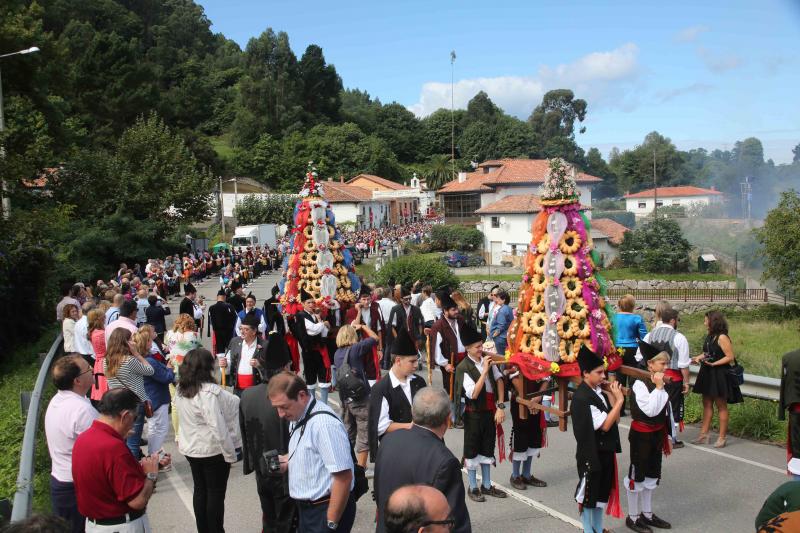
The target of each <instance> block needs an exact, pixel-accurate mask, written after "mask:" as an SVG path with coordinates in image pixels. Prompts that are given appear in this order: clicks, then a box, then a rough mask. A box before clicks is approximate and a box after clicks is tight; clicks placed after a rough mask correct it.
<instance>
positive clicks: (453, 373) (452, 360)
mask: <svg viewBox="0 0 800 533" xmlns="http://www.w3.org/2000/svg"><path fill="white" fill-rule="evenodd" d="M454 362H455V354H454V353H453V352H450V366H451V367H453V371H452V372H450V401H451V402H454V401H455V398H453V381H454V379H455V374H456V372H455V370H456V369H455V366H454V364H453V363H454ZM458 408H459V406H458V405H456V406H455V409H456V410H457V409H458ZM455 415H456V413H455V411H454V412H453V416H455ZM448 420H450V427H453V420H452V419H448Z"/></svg>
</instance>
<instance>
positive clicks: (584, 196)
mask: <svg viewBox="0 0 800 533" xmlns="http://www.w3.org/2000/svg"><path fill="white" fill-rule="evenodd" d="M539 188H540V186H539V185H523V186H513V187H511V186H502V185H500V186H498V187H497V188H496V189H495V190H494V191H493V192H483V193H481V207H486V206H487V205H490V204H493V203H494V202H496V201H497V200H500V199H502V198H505V197H506V196H511V195H519V194H532V195H534V196H539V194H541V191H540V190H539ZM578 192H579V193H580V198H581V203H582V204H583V205H592V186H591V185H578ZM587 214H588V215H589V216H590V217H591V212H588V213H587Z"/></svg>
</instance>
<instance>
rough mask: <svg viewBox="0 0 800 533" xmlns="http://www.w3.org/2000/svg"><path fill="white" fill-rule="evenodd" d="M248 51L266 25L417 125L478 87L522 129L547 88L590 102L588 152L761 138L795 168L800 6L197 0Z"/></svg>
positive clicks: (731, 0)
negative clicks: (651, 141)
mask: <svg viewBox="0 0 800 533" xmlns="http://www.w3.org/2000/svg"><path fill="white" fill-rule="evenodd" d="M197 1H199V2H200V3H201V4H202V5H203V7H204V8H205V10H206V14H207V15H208V17H209V19H210V20H211V21H212V23H213V30H214V31H216V32H221V33H223V34H225V35H226V36H227V37H229V38H231V39H233V40H235V41H236V42H238V43H239V44H240V45H241V46H242V47H245V46H246V44H247V41H248V39H250V38H251V37H255V36H258V35H259V34H260V33H261V32H263V31H264V30H265V29H266V28H268V27H271V28H273V29H274V30H276V31H285V32H287V33H288V35H289V39H290V42H291V45H292V48H293V49H294V50H295V53H296V54H297V55H298V57H299V56H300V55H302V53H303V50H305V48H306V46H308V45H309V44H318V45H320V46H321V47H322V49H323V51H324V53H325V57H326V59H327V61H328V62H329V63H333V64H334V65H335V66H336V69H337V71H338V72H339V74H340V75H341V77H342V80H343V81H344V84H345V86H346V87H351V88H359V89H362V90H366V91H367V92H369V93H370V94H371V95H372V96H374V97H378V98H380V99H381V101H383V102H391V101H397V102H399V103H401V104H403V105H405V106H407V107H408V108H409V109H411V110H412V111H414V112H415V113H416V114H418V115H419V116H424V115H426V114H428V113H430V112H432V111H434V110H435V109H437V108H438V107H442V106H444V107H449V105H450V51H451V50H455V51H456V54H457V59H456V63H455V102H456V107H465V106H466V103H467V101H469V99H470V98H471V97H472V96H474V95H475V93H477V92H478V91H479V90H485V91H486V92H487V93H488V94H489V96H490V97H491V98H492V100H493V101H494V102H495V103H497V104H498V105H499V106H500V107H502V108H503V109H505V110H506V111H507V112H508V113H511V114H514V115H516V116H519V117H521V118H526V117H527V116H528V115H529V114H530V112H531V110H532V109H533V108H534V107H535V106H536V105H537V104H538V103H539V102H540V101H541V97H542V94H544V92H546V91H547V90H549V89H554V88H562V87H564V88H570V89H573V90H574V91H575V92H576V95H577V96H578V97H581V98H584V99H586V100H587V101H588V102H589V111H588V117H587V121H586V123H585V124H586V127H587V131H586V133H584V134H583V135H579V136H578V138H577V140H578V142H579V144H581V145H582V146H583V147H585V148H588V147H591V146H597V147H599V148H600V149H601V150H602V151H603V153H604V154H607V153H608V151H609V150H610V149H611V148H612V147H613V146H618V147H620V148H629V147H632V146H634V145H636V144H637V143H640V142H641V141H642V139H643V138H644V136H645V135H646V134H647V133H648V132H650V131H653V130H657V131H659V132H660V133H662V134H664V135H666V136H668V137H670V138H671V139H672V140H673V141H674V142H675V144H676V145H678V147H679V148H681V149H689V148H693V147H698V146H702V147H705V148H709V149H714V148H731V147H732V145H733V143H734V142H735V141H737V140H740V139H743V138H745V137H749V136H756V137H758V138H760V139H761V140H762V142H763V143H764V148H765V152H766V156H767V157H771V158H772V159H773V160H774V161H775V162H776V163H784V162H788V161H791V157H792V154H791V148H792V147H793V146H794V145H795V144H797V143H798V142H800V105H798V97H797V95H798V93H800V90H799V89H800V55H798V53H797V51H798V50H799V49H800V0H759V1H757V2H756V1H753V0H749V1H743V0H725V1H722V0H706V1H703V2H697V1H693V2H689V1H684V0H670V1H668V2H655V1H641V0H640V1H630V0H628V1H602V0H595V1H590V0H582V1H569V0H562V1H556V0H547V1H543V0H514V1H510V0H509V1H503V0H497V1H495V2H486V1H483V2H475V1H472V0H460V1H458V2H456V1H454V0H448V1H442V0H427V1H417V0H410V1H408V0H405V1H395V2H386V1H375V0H373V1H371V2H367V1H346V0H340V1H338V2H320V1H317V0H306V1H303V2H298V1H286V0H282V1H272V0H197Z"/></svg>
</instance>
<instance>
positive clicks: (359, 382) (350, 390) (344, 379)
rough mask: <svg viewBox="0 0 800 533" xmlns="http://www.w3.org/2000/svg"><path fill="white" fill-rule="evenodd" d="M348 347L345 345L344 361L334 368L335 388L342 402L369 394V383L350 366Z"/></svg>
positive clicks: (361, 398) (362, 398)
mask: <svg viewBox="0 0 800 533" xmlns="http://www.w3.org/2000/svg"><path fill="white" fill-rule="evenodd" d="M350 348H352V346H348V347H347V354H346V355H345V357H344V362H343V363H342V365H341V366H339V367H338V368H337V369H336V388H338V389H339V397H340V398H341V399H342V401H343V402H358V401H361V400H364V399H365V398H366V397H367V396H369V385H367V383H366V382H365V381H364V379H363V378H362V377H360V376H359V375H358V374H357V373H356V371H355V370H353V368H352V367H351V366H350Z"/></svg>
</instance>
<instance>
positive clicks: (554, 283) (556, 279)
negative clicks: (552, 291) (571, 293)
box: [553, 278, 561, 287]
mask: <svg viewBox="0 0 800 533" xmlns="http://www.w3.org/2000/svg"><path fill="white" fill-rule="evenodd" d="M560 283H561V282H560V281H558V278H553V287H558V286H559V285H560Z"/></svg>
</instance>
